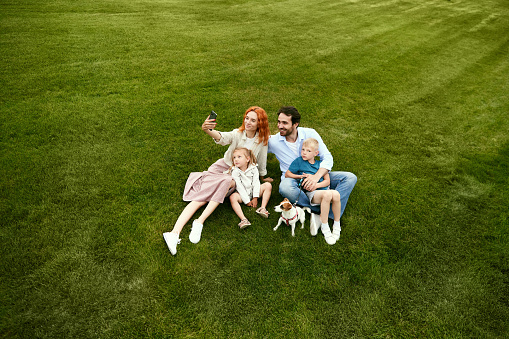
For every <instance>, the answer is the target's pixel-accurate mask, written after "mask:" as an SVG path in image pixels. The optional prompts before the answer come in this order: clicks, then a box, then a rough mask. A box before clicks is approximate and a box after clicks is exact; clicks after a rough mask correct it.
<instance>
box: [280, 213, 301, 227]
mask: <svg viewBox="0 0 509 339" xmlns="http://www.w3.org/2000/svg"><path fill="white" fill-rule="evenodd" d="M298 215H299V211H298V210H295V215H294V216H293V217H292V218H290V219H287V218H285V217H283V216H281V218H283V220H284V221H285V222H286V225H287V226H290V221H292V220H293V219H295V218H297V216H298Z"/></svg>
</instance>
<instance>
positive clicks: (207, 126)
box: [201, 115, 221, 140]
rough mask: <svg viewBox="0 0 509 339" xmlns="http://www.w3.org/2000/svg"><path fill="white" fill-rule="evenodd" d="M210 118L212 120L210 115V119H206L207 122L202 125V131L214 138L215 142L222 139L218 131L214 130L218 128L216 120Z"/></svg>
mask: <svg viewBox="0 0 509 339" xmlns="http://www.w3.org/2000/svg"><path fill="white" fill-rule="evenodd" d="M209 118H210V115H209V117H207V119H205V121H204V122H203V124H202V125H201V129H202V130H203V131H204V132H205V133H207V134H208V135H210V136H211V137H212V138H214V139H215V140H219V139H221V134H220V133H219V132H218V131H215V130H214V128H216V125H217V123H216V120H215V119H209Z"/></svg>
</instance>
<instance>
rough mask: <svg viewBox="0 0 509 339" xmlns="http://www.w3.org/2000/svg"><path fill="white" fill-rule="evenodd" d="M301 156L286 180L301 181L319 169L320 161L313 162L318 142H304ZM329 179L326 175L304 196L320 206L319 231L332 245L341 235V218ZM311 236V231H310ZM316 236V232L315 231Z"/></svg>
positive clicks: (292, 165)
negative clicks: (332, 219) (332, 221)
mask: <svg viewBox="0 0 509 339" xmlns="http://www.w3.org/2000/svg"><path fill="white" fill-rule="evenodd" d="M300 154H301V156H300V157H298V158H297V159H295V160H294V161H293V162H292V164H291V165H290V167H289V168H288V170H287V171H286V173H285V177H286V178H293V179H302V178H306V177H308V176H309V175H312V174H315V173H316V172H317V171H318V169H319V168H320V163H321V160H315V157H316V156H317V155H318V141H317V140H316V139H313V138H309V139H306V140H304V142H303V143H302V150H301V152H300ZM329 184H330V178H329V173H326V174H325V175H324V176H323V177H322V178H320V180H319V181H318V183H317V184H316V189H315V190H314V191H311V192H310V191H306V195H307V196H308V198H309V201H310V202H311V205H313V206H317V205H320V222H321V223H322V225H321V227H320V229H321V230H322V233H323V235H324V237H325V241H326V242H327V244H329V245H334V244H335V243H336V241H337V240H338V239H339V237H340V235H341V225H340V222H339V218H340V216H341V200H340V198H341V197H340V195H339V192H338V191H336V190H329V189H328V187H329ZM331 204H332V213H333V214H334V225H333V231H332V232H331V230H330V227H329V223H328V215H329V210H330V207H331ZM311 233H312V234H313V230H311ZM315 234H316V231H315Z"/></svg>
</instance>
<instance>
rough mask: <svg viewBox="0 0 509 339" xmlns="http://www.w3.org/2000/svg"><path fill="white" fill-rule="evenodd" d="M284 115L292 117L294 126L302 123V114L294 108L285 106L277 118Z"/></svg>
mask: <svg viewBox="0 0 509 339" xmlns="http://www.w3.org/2000/svg"><path fill="white" fill-rule="evenodd" d="M281 113H283V114H284V115H287V116H290V117H292V125H294V124H296V123H298V122H299V123H300V113H299V111H297V109H296V108H295V107H293V106H284V107H281V108H280V109H279V111H277V116H279V114H281Z"/></svg>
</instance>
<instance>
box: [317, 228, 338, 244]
mask: <svg viewBox="0 0 509 339" xmlns="http://www.w3.org/2000/svg"><path fill="white" fill-rule="evenodd" d="M320 228H321V230H322V233H323V236H324V238H325V241H326V242H327V244H329V245H334V244H335V243H336V238H334V237H333V236H332V233H331V231H330V227H329V224H322V225H321V226H320Z"/></svg>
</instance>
